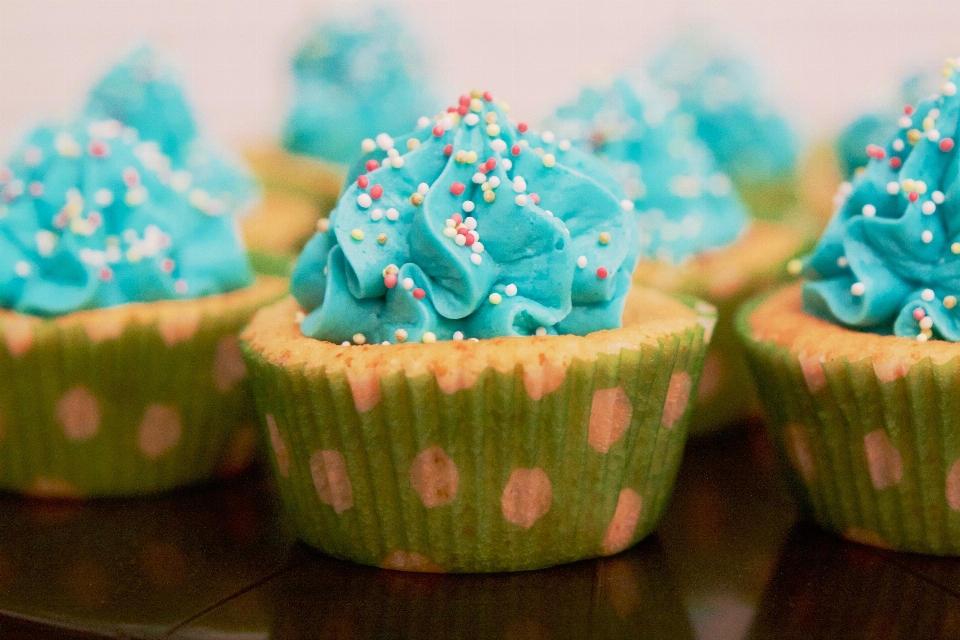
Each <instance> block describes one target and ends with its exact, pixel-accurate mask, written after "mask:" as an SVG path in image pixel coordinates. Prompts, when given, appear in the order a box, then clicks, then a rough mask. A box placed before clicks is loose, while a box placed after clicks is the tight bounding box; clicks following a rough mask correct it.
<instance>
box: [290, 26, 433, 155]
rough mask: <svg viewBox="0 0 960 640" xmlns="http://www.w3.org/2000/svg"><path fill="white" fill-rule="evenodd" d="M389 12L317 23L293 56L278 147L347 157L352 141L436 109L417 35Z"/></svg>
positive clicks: (395, 129) (356, 143) (354, 146)
mask: <svg viewBox="0 0 960 640" xmlns="http://www.w3.org/2000/svg"><path fill="white" fill-rule="evenodd" d="M402 24H403V21H402V20H401V19H399V17H398V16H396V15H395V14H394V13H393V12H391V11H389V10H387V9H385V8H379V9H377V10H376V11H374V12H373V13H372V14H371V15H370V16H369V19H368V20H367V21H366V22H358V21H351V20H340V21H331V22H327V23H324V24H322V25H320V26H319V27H318V28H317V30H316V31H315V32H314V33H313V34H312V35H311V36H310V37H309V38H308V39H307V41H306V42H305V43H304V44H303V46H302V47H301V48H300V50H299V51H298V52H297V55H296V57H295V58H294V60H293V74H294V83H295V84H294V95H293V107H292V108H291V110H290V114H289V116H288V118H287V122H286V125H285V127H284V131H283V146H284V147H285V148H286V149H287V150H289V151H292V152H294V153H300V154H304V155H309V156H314V157H317V158H321V159H324V160H328V161H330V162H335V163H349V162H351V161H352V160H354V159H355V158H356V157H357V155H358V151H357V150H358V149H359V147H360V141H361V140H363V139H364V138H367V137H370V136H372V135H374V134H376V133H379V132H381V131H387V132H390V133H400V132H402V131H405V130H407V129H409V127H410V123H411V122H415V121H416V119H417V118H418V117H420V116H423V115H427V114H431V113H436V112H437V111H438V110H439V108H440V104H441V103H440V101H439V100H437V99H436V98H435V97H434V95H433V91H432V89H431V88H430V84H429V81H428V78H427V77H426V76H425V71H424V70H425V69H426V65H425V63H424V61H423V57H422V54H421V52H420V50H419V49H418V47H417V44H416V43H417V38H416V36H415V35H413V34H411V33H408V32H407V31H406V30H405V29H404V28H403V26H402Z"/></svg>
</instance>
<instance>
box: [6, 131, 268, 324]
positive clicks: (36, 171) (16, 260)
mask: <svg viewBox="0 0 960 640" xmlns="http://www.w3.org/2000/svg"><path fill="white" fill-rule="evenodd" d="M189 187H190V185H189V179H185V178H184V175H183V174H182V173H181V172H176V171H172V170H171V169H170V161H169V159H168V158H166V156H163V155H162V154H161V153H160V152H159V151H158V149H157V145H156V144H153V143H149V142H148V143H144V142H140V141H139V139H138V137H137V133H136V131H135V130H134V129H132V128H129V127H124V126H123V125H122V124H121V123H119V122H117V121H116V120H106V121H95V120H79V121H77V122H74V123H72V124H69V125H66V126H41V127H38V128H37V129H35V130H34V131H33V132H32V133H30V134H29V135H28V136H27V138H26V140H25V142H24V143H23V144H22V145H21V146H20V147H19V149H17V151H15V152H14V154H13V155H12V157H11V158H10V160H9V164H8V166H6V167H0V307H4V308H9V309H13V310H15V311H18V312H21V313H28V314H33V315H40V316H57V315H63V314H66V313H70V312H73V311H78V310H82V309H91V308H97V307H107V306H113V305H118V304H123V303H126V302H150V301H155V300H162V299H175V298H195V297H200V296H206V295H212V294H217V293H223V292H227V291H231V290H233V289H238V288H241V287H244V286H247V285H249V284H250V283H251V282H252V280H253V276H252V274H251V272H250V268H249V266H248V265H247V260H246V254H245V252H244V250H243V247H242V245H241V243H240V240H239V237H238V235H237V233H236V230H235V223H234V220H233V217H232V216H231V215H229V212H226V211H223V210H213V209H210V208H209V207H201V206H199V204H206V203H197V202H196V201H195V199H194V198H192V197H191V192H190V189H189Z"/></svg>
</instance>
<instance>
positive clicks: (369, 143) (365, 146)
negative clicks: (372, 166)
mask: <svg viewBox="0 0 960 640" xmlns="http://www.w3.org/2000/svg"><path fill="white" fill-rule="evenodd" d="M354 140H356V138H354ZM376 148H377V143H376V142H374V141H373V139H371V138H364V140H363V142H361V143H360V149H361V150H362V151H363V152H364V153H370V152H371V151H373V150H374V149H376Z"/></svg>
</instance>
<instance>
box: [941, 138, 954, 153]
mask: <svg viewBox="0 0 960 640" xmlns="http://www.w3.org/2000/svg"><path fill="white" fill-rule="evenodd" d="M951 149H953V138H944V139H943V140H941V141H940V151H944V152H946V151H950V150H951Z"/></svg>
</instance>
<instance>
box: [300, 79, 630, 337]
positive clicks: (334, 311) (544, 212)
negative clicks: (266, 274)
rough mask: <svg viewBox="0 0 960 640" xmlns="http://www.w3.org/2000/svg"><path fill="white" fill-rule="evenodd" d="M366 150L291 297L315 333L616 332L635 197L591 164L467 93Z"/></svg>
mask: <svg viewBox="0 0 960 640" xmlns="http://www.w3.org/2000/svg"><path fill="white" fill-rule="evenodd" d="M419 124H420V127H419V128H418V129H417V130H416V131H414V132H413V133H412V134H410V135H407V136H403V137H400V138H398V140H397V141H396V143H395V141H394V140H393V139H391V138H390V136H388V135H386V134H381V135H378V136H377V138H376V140H372V139H368V140H365V141H364V142H363V146H362V148H363V150H365V151H366V152H367V154H368V155H367V157H366V158H365V159H364V160H363V161H362V163H361V168H360V169H359V171H358V172H355V174H356V173H359V175H356V178H355V180H353V181H352V182H351V183H350V184H349V185H348V186H347V188H346V189H345V190H344V193H343V195H342V196H341V198H340V201H339V203H338V204H337V206H336V208H335V209H334V210H333V212H332V213H331V214H330V219H329V228H327V229H325V230H322V231H321V232H320V233H318V234H316V235H315V236H314V238H313V239H312V240H311V241H310V242H309V243H308V244H307V246H306V248H305V249H304V251H303V254H302V255H301V256H300V260H299V262H298V263H297V266H296V268H295V270H294V274H293V279H292V291H293V294H294V296H295V297H296V298H297V300H298V301H299V302H300V304H301V305H302V306H303V307H304V309H305V310H306V311H307V312H309V313H308V315H307V316H306V318H305V319H304V320H303V322H302V324H301V330H302V331H303V333H304V334H305V335H307V336H311V337H315V338H320V339H323V340H327V341H330V342H340V343H342V342H353V343H357V344H362V343H364V342H404V341H425V342H431V341H433V340H442V339H463V338H491V337H497V336H520V335H546V334H568V333H572V334H579V335H583V334H586V333H589V332H592V331H597V330H600V329H609V328H614V327H618V326H620V315H621V312H622V309H623V304H624V300H625V296H626V293H627V291H628V290H629V288H630V283H631V273H632V270H633V266H634V264H635V262H636V253H637V238H636V232H635V222H634V220H633V214H632V213H631V212H630V209H631V203H630V202H629V201H624V200H623V197H622V193H621V192H620V191H619V188H618V186H617V184H616V180H615V179H614V178H613V176H611V175H610V174H609V173H608V172H607V171H606V169H605V168H604V167H603V166H602V165H600V163H598V162H597V161H596V160H594V159H593V158H591V157H590V156H588V155H587V154H584V153H582V152H580V151H578V150H576V149H571V148H570V145H569V144H564V143H562V142H560V143H557V142H556V140H555V136H554V135H553V134H550V133H546V132H545V133H543V134H541V135H538V134H535V133H533V132H532V131H531V130H530V129H529V128H528V127H527V125H526V124H523V123H520V124H518V125H514V124H512V123H511V122H510V121H509V120H507V118H506V115H505V111H504V107H503V106H502V105H500V104H498V103H496V102H494V101H493V98H492V96H491V95H490V94H489V93H483V94H480V93H479V92H473V93H472V94H470V95H463V96H461V97H460V99H459V102H458V104H457V105H456V106H454V107H450V109H449V110H448V112H447V113H446V114H444V115H442V116H440V117H438V118H436V119H434V120H432V121H431V120H429V119H427V118H423V119H421V121H420V123H419Z"/></svg>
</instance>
